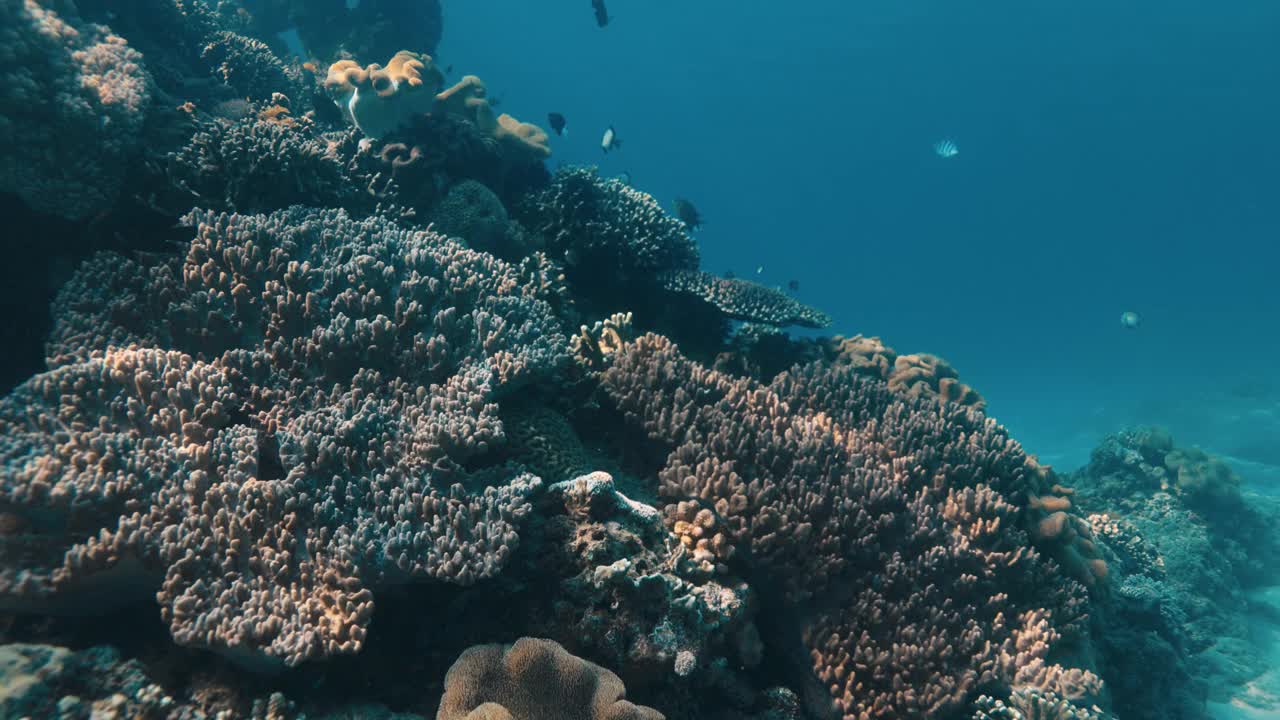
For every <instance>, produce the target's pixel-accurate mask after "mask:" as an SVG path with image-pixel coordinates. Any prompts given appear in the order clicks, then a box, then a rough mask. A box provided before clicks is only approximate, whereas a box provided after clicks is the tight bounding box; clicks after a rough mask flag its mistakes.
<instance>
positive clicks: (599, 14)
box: [591, 0, 609, 27]
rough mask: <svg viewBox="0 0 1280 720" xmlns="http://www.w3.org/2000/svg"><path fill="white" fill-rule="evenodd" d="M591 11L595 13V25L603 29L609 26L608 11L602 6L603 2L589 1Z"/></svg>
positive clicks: (601, 0) (597, 0) (602, 0)
mask: <svg viewBox="0 0 1280 720" xmlns="http://www.w3.org/2000/svg"><path fill="white" fill-rule="evenodd" d="M591 9H592V10H595V11H596V25H597V26H599V27H604V26H605V25H608V24H609V11H608V10H607V9H606V8H605V6H604V0H591Z"/></svg>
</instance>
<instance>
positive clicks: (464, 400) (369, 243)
mask: <svg viewBox="0 0 1280 720" xmlns="http://www.w3.org/2000/svg"><path fill="white" fill-rule="evenodd" d="M187 221H188V222H189V223H190V224H192V225H194V226H195V235H196V237H195V239H194V240H193V241H192V243H191V245H190V247H189V249H188V251H187V253H186V256H185V257H184V258H180V259H174V260H172V261H169V262H165V263H161V264H159V265H156V266H153V267H149V268H144V267H142V266H140V265H138V264H137V263H134V262H132V261H129V260H126V259H124V258H121V257H118V256H114V255H108V254H103V255H99V256H97V257H96V258H94V259H93V260H92V261H90V262H89V263H88V264H87V266H86V269H85V271H84V272H82V273H81V274H80V275H79V276H78V277H77V278H76V279H75V280H73V281H72V282H71V283H69V285H68V287H67V288H66V289H65V290H64V292H63V293H62V294H61V296H60V298H59V301H58V303H57V305H56V313H57V319H58V322H57V325H56V327H55V330H54V333H53V337H52V340H51V342H50V345H49V355H50V357H49V362H50V365H51V367H52V368H53V369H52V370H50V371H49V372H47V373H45V374H43V375H38V376H36V377H35V378H33V379H31V380H30V381H28V382H27V383H26V384H24V385H23V386H21V387H20V388H19V389H18V390H17V391H15V393H14V394H12V395H11V396H9V397H8V398H5V399H4V400H3V401H0V500H2V501H3V505H4V506H5V507H6V508H7V512H8V513H9V514H10V515H11V516H12V517H10V518H8V520H9V525H10V526H17V527H20V528H21V530H20V532H18V533H17V534H16V535H13V534H11V535H10V536H8V537H6V538H5V542H4V543H3V544H2V545H0V551H2V552H3V553H4V558H5V560H6V562H5V563H4V565H3V567H4V572H3V574H2V575H0V598H2V599H3V602H4V603H5V604H6V605H9V606H24V605H27V606H29V605H32V604H35V603H40V604H51V603H56V604H62V605H64V606H67V607H68V608H69V609H77V606H83V605H85V604H86V603H90V602H94V603H100V602H103V601H110V600H112V599H120V598H121V597H123V596H125V595H128V594H129V593H130V591H136V590H139V589H142V590H145V591H154V592H155V596H156V598H157V600H158V602H159V604H160V606H161V613H162V615H163V617H164V618H165V620H166V621H167V622H168V623H169V625H170V628H171V631H172V633H173V636H174V638H175V639H176V640H178V641H179V642H181V643H183V644H188V645H195V646H203V647H209V648H213V649H216V650H219V651H221V652H224V653H226V654H228V655H231V656H233V657H236V658H237V659H241V660H244V661H246V662H248V663H250V664H257V663H264V662H265V663H271V664H274V663H285V664H289V665H293V664H297V663H299V662H302V661H304V660H306V659H309V658H317V657H324V656H328V655H332V654H336V653H348V652H355V651H357V650H358V649H359V648H360V647H361V644H362V642H363V639H364V635H365V628H366V626H367V625H368V622H369V619H370V617H371V614H372V610H373V605H372V597H371V595H370V592H369V589H368V588H370V587H377V586H380V585H385V584H388V583H396V582H403V581H407V580H413V579H425V578H434V579H438V580H443V581H446V582H452V583H458V584H470V583H472V582H474V581H476V580H478V579H480V578H484V577H490V576H492V575H493V574H494V573H496V572H497V571H498V570H499V569H500V568H501V567H502V566H503V564H504V563H505V562H506V560H507V559H508V558H509V556H510V554H511V552H512V551H513V549H514V548H515V546H516V543H517V542H518V528H519V525H520V521H521V519H522V518H523V516H524V515H525V514H526V513H527V511H528V509H529V497H530V495H531V493H532V492H533V491H534V490H535V489H536V488H537V487H538V486H539V484H540V481H539V480H538V479H537V478H535V477H533V476H531V475H528V474H526V473H522V472H520V471H519V470H518V469H516V468H511V467H507V466H504V465H501V464H494V463H492V462H489V461H487V460H486V456H487V455H488V454H489V451H490V450H492V449H494V448H496V447H497V446H498V445H500V444H501V443H503V442H504V439H505V438H504V434H503V429H502V424H501V421H500V420H499V417H498V412H497V404H496V401H497V399H498V397H500V396H501V395H502V394H504V393H509V392H511V391H512V390H513V389H514V388H517V387H519V386H521V385H522V384H524V383H528V382H533V381H536V380H537V379H539V378H545V377H547V376H548V375H549V374H550V373H553V372H555V370H556V369H557V368H558V367H559V366H560V365H561V364H562V363H564V362H565V361H567V357H568V356H567V349H566V345H567V344H566V341H565V338H564V336H563V335H562V334H561V333H560V332H559V328H558V325H557V322H556V320H555V318H554V317H553V316H552V314H551V311H550V308H549V306H548V305H547V304H546V303H545V302H544V301H543V300H542V299H540V298H539V296H538V294H539V292H540V289H539V286H538V285H537V284H536V283H534V282H533V281H532V279H531V278H528V277H526V276H525V275H523V274H521V273H520V272H519V271H517V269H515V268H513V267H512V266H510V265H507V264H506V263H503V262H502V261H499V260H496V259H494V258H492V257H490V256H487V255H484V254H481V253H475V252H472V251H470V250H467V249H465V248H463V247H461V246H460V245H458V244H456V243H454V242H453V241H450V240H448V239H446V238H444V237H442V236H439V235H436V234H434V233H430V232H409V231H406V230H402V229H400V228H398V227H396V226H394V225H393V224H391V223H389V222H387V221H385V220H381V219H369V220H364V221H354V220H352V219H350V218H349V217H348V216H347V215H346V214H345V213H344V212H342V211H337V210H327V211H321V210H311V209H304V208H293V209H290V210H287V211H280V212H276V213H272V214H270V215H234V214H217V213H211V212H195V213H192V214H191V215H189V216H188V218H187ZM104 289H105V290H107V291H108V292H110V293H111V294H110V295H104V294H103V290H104ZM124 343H128V345H127V346H125V345H124ZM90 588H93V590H92V591H91V590H90Z"/></svg>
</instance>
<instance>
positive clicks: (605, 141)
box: [600, 125, 622, 152]
mask: <svg viewBox="0 0 1280 720" xmlns="http://www.w3.org/2000/svg"><path fill="white" fill-rule="evenodd" d="M621 147H622V138H620V137H618V133H617V131H615V130H614V129H613V126H612V125H610V126H609V128H608V129H607V130H605V131H604V137H602V138H600V149H601V150H603V151H605V152H609V151H610V150H618V149H620V148H621Z"/></svg>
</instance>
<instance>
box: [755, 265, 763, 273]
mask: <svg viewBox="0 0 1280 720" xmlns="http://www.w3.org/2000/svg"><path fill="white" fill-rule="evenodd" d="M763 272H764V266H763V265H761V266H759V267H757V268H756V274H757V275H759V274H761V273H763Z"/></svg>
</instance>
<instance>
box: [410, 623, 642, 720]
mask: <svg viewBox="0 0 1280 720" xmlns="http://www.w3.org/2000/svg"><path fill="white" fill-rule="evenodd" d="M464 719H465V720H503V719H506V720H663V715H662V713H660V712H658V711H657V710H654V709H653V708H648V707H644V706H643V705H635V704H633V703H631V702H628V701H627V700H626V688H625V687H623V685H622V681H621V680H620V679H618V676H617V675H615V674H613V673H612V672H610V671H609V670H607V669H605V668H602V667H600V666H599V665H596V664H595V663H592V662H589V661H587V660H583V659H582V658H578V657H575V656H573V655H571V654H569V651H567V650H565V649H564V648H563V647H561V646H560V645H559V644H557V643H555V642H553V641H551V640H540V639H536V638H527V637H526V638H520V639H519V640H517V641H516V642H515V643H514V644H513V645H506V646H503V645H477V646H476V647H473V648H469V649H468V650H466V651H465V652H463V653H462V655H461V657H459V658H458V660H457V662H455V663H454V664H453V667H451V668H449V673H448V674H447V675H445V679H444V697H443V698H442V699H441V700H440V710H439V712H437V713H436V720H464Z"/></svg>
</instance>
